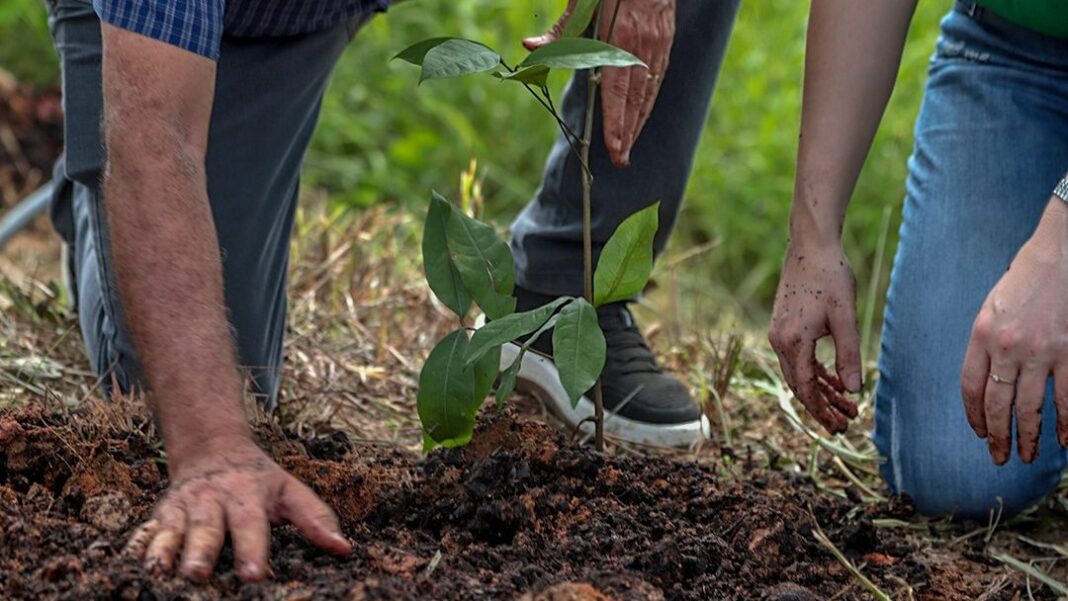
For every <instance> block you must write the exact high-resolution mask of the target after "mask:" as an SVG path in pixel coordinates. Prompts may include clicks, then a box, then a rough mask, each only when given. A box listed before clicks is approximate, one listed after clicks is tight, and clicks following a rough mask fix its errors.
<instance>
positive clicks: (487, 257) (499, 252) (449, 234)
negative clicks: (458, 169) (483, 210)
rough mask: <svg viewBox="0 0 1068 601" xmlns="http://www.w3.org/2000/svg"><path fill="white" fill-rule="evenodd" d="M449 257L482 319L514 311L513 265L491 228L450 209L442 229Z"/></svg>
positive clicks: (492, 318)
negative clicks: (476, 304) (447, 221)
mask: <svg viewBox="0 0 1068 601" xmlns="http://www.w3.org/2000/svg"><path fill="white" fill-rule="evenodd" d="M445 232H446V238H445V240H446V244H447V245H448V247H449V254H450V255H452V260H453V262H454V263H455V264H456V268H457V269H458V270H459V272H460V278H461V279H462V280H463V283H464V288H466V289H467V292H468V293H469V294H470V295H471V296H472V297H473V298H474V299H475V302H476V303H478V306H479V307H481V308H482V311H484V312H485V313H486V317H487V318H489V319H491V320H494V319H500V318H502V317H504V316H505V315H508V314H509V313H511V312H512V311H515V298H513V297H512V292H513V291H514V290H515V265H514V264H513V263H512V251H511V250H510V249H509V248H508V245H507V244H506V243H505V242H504V240H501V238H500V237H499V236H497V232H495V231H493V228H492V227H490V226H488V225H486V224H484V223H481V222H479V221H476V220H475V219H472V218H470V217H468V216H467V215H464V214H463V213H462V212H461V211H459V210H457V209H455V208H453V210H452V214H451V215H449V223H448V225H447V226H446V229H445Z"/></svg>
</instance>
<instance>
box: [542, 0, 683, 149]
mask: <svg viewBox="0 0 1068 601" xmlns="http://www.w3.org/2000/svg"><path fill="white" fill-rule="evenodd" d="M576 2H577V0H569V2H568V3H567V7H566V8H565V9H564V13H563V15H561V16H560V18H559V19H558V20H557V21H556V23H555V24H554V25H553V26H552V27H551V28H549V31H547V32H546V33H544V34H542V35H539V36H535V37H531V38H527V39H525V40H523V45H524V46H525V47H526V48H527V50H535V49H537V48H540V47H542V46H544V45H546V44H548V43H550V42H554V41H556V40H558V39H560V36H561V35H562V32H563V30H564V26H565V25H566V24H567V22H568V20H570V19H571V15H572V13H573V11H574V9H575V3H576ZM617 6H618V12H617ZM603 10H604V19H603V20H602V21H601V29H600V31H599V32H598V38H599V39H601V40H605V41H608V42H610V43H611V44H613V45H615V46H618V47H619V48H622V49H623V50H626V51H627V52H630V53H631V54H633V55H634V56H637V57H638V58H640V59H641V60H642V62H644V63H645V64H646V65H648V67H641V66H639V67H605V68H604V69H602V70H601V113H602V115H603V120H604V128H603V129H604V145H605V148H607V149H608V155H609V157H610V158H611V159H612V163H613V164H615V166H617V167H626V166H627V165H629V164H630V151H631V148H633V147H634V143H635V142H637V141H638V136H639V135H640V134H641V132H642V128H643V127H645V122H646V121H648V120H649V115H650V114H651V113H652V112H653V105H654V104H655V103H656V97H657V94H659V93H660V83H661V82H662V81H663V79H664V74H665V72H666V71H667V69H668V61H669V59H670V58H671V45H672V43H674V41H675V0H628V1H626V2H622V4H620V0H605V5H604V9H603ZM613 17H614V22H613ZM610 30H611V34H612V35H611V38H609V35H608V34H609V31H610Z"/></svg>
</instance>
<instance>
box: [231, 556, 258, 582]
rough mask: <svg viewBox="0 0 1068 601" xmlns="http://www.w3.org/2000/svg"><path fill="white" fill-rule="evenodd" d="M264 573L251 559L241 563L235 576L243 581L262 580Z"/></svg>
mask: <svg viewBox="0 0 1068 601" xmlns="http://www.w3.org/2000/svg"><path fill="white" fill-rule="evenodd" d="M264 575H265V570H264V569H263V568H262V567H260V566H259V565H257V564H255V563H253V562H251V561H248V562H245V563H243V564H241V567H240V568H238V570H237V576H238V577H239V578H241V580H243V581H245V582H257V581H259V580H263V577H264Z"/></svg>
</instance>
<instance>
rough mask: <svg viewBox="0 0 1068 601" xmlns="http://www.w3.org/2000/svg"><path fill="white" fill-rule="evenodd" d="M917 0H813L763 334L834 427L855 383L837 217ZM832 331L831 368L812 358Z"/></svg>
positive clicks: (849, 288) (851, 301)
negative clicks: (789, 184) (778, 262)
mask: <svg viewBox="0 0 1068 601" xmlns="http://www.w3.org/2000/svg"><path fill="white" fill-rule="evenodd" d="M915 8H916V0H872V1H870V2H856V0H813V2H812V8H811V13H810V16H809V25H808V39H807V50H806V53H805V83H804V99H803V103H802V114H801V135H800V140H799V143H798V153H797V175H796V179H795V182H794V200H793V207H792V210H791V213H790V242H789V245H788V247H787V251H786V259H785V261H784V264H783V271H782V276H781V278H780V280H779V288H778V292H777V293H776V298H775V307H774V309H773V311H772V319H771V331H770V333H769V339H770V341H771V344H772V347H774V349H775V352H776V354H777V355H778V357H779V363H780V364H781V366H782V370H783V374H784V375H785V377H786V382H787V384H789V386H790V388H791V389H793V391H794V393H795V394H796V395H797V397H798V399H800V400H801V402H802V403H803V404H804V405H805V407H806V408H807V409H808V410H809V412H811V413H812V415H813V416H814V417H815V418H816V419H817V420H818V421H819V422H820V423H821V424H823V426H824V427H826V428H827V429H828V430H829V431H831V432H843V431H845V429H846V427H847V425H848V420H849V419H850V418H853V417H856V412H857V407H856V404H855V403H853V401H851V400H850V399H849V398H847V396H846V392H847V391H854V392H855V391H859V390H860V388H861V361H860V343H859V337H858V335H857V323H856V298H855V296H856V295H855V281H854V278H853V271H852V269H851V268H850V266H849V263H848V261H847V260H846V257H845V254H844V253H843V251H842V225H843V221H844V219H845V212H846V207H847V206H848V204H849V200H850V197H851V196H852V194H853V188H854V186H855V185H856V182H857V178H858V176H859V175H860V170H861V167H862V166H863V164H864V159H865V157H866V156H867V153H868V150H869V148H870V147H871V142H872V139H873V138H874V136H875V131H876V129H878V126H879V121H880V120H881V119H882V115H883V111H884V110H885V108H886V104H887V102H888V100H889V99H890V94H891V92H892V91H893V87H894V80H895V79H896V77H897V71H898V66H899V64H900V62H901V52H902V49H903V48H904V44H905V38H906V36H907V34H908V27H909V23H910V22H911V20H912V14H913V12H914V11H915ZM828 334H830V335H831V336H832V337H833V339H834V342H835V355H836V367H837V369H836V371H837V374H833V373H830V372H829V371H828V370H827V369H826V368H824V367H823V365H822V364H820V363H819V361H818V360H817V359H816V341H817V340H818V339H820V338H823V337H824V336H826V335H828Z"/></svg>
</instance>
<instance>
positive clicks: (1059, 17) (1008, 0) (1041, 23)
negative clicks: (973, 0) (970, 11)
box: [977, 0, 1068, 39]
mask: <svg viewBox="0 0 1068 601" xmlns="http://www.w3.org/2000/svg"><path fill="white" fill-rule="evenodd" d="M977 3H978V4H979V5H981V6H984V7H986V8H989V9H990V10H991V11H993V12H995V13H996V14H997V15H998V16H1000V17H1003V18H1005V19H1006V20H1008V21H1012V22H1013V23H1016V24H1017V25H1022V26H1023V27H1027V28H1029V29H1033V30H1035V31H1037V32H1039V33H1044V34H1046V35H1049V36H1053V37H1057V38H1063V39H1068V0H977Z"/></svg>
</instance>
